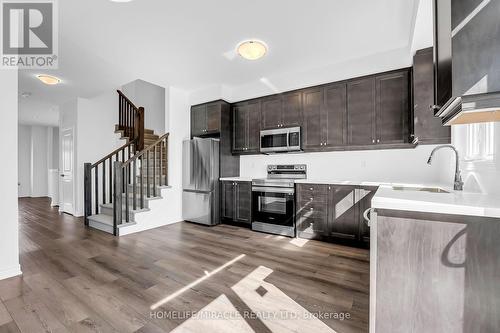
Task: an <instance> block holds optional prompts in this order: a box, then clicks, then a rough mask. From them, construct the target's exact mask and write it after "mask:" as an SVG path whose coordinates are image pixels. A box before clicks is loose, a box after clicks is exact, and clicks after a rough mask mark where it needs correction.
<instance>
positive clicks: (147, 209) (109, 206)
mask: <svg viewBox="0 0 500 333" xmlns="http://www.w3.org/2000/svg"><path fill="white" fill-rule="evenodd" d="M100 206H101V208H109V209H113V204H112V203H107V204H100ZM123 206H125V204H122V210H123V209H124V207H123ZM148 211H150V209H149V208H142V209H141V208H137V209H136V210H133V209H131V210H130V212H131V213H142V212H148ZM103 215H107V214H103ZM108 216H109V215H108Z"/></svg>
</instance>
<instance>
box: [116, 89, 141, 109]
mask: <svg viewBox="0 0 500 333" xmlns="http://www.w3.org/2000/svg"><path fill="white" fill-rule="evenodd" d="M117 92H118V95H120V96H121V97H123V99H124V100H126V101H127V103H129V104H130V105H132V106H133V107H134V109H136V110H137V109H138V107H137V106H135V104H134V103H132V101H131V100H130V99H128V97H127V96H125V94H124V93H123V92H122V91H121V90H117Z"/></svg>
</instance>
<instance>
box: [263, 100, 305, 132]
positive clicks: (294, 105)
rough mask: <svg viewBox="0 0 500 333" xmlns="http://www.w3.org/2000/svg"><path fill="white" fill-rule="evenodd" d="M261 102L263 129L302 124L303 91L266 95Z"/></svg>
mask: <svg viewBox="0 0 500 333" xmlns="http://www.w3.org/2000/svg"><path fill="white" fill-rule="evenodd" d="M261 103H262V108H261V120H262V126H261V127H262V129H274V128H281V127H292V126H300V125H301V123H302V93H301V92H300V91H294V92H289V93H285V94H280V95H273V96H269V97H264V98H262V99H261Z"/></svg>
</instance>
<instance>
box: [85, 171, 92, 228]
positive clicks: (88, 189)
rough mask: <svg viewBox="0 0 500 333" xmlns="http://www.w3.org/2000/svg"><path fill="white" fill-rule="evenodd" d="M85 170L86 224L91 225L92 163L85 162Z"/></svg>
mask: <svg viewBox="0 0 500 333" xmlns="http://www.w3.org/2000/svg"><path fill="white" fill-rule="evenodd" d="M83 170H84V180H83V188H84V190H83V191H84V198H85V210H84V213H85V226H87V227H88V225H89V216H90V215H92V164H90V163H85V164H84V166H83Z"/></svg>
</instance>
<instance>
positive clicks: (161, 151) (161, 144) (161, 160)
mask: <svg viewBox="0 0 500 333" xmlns="http://www.w3.org/2000/svg"><path fill="white" fill-rule="evenodd" d="M162 178H163V142H161V141H160V182H159V183H160V186H162V183H163V180H162Z"/></svg>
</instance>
